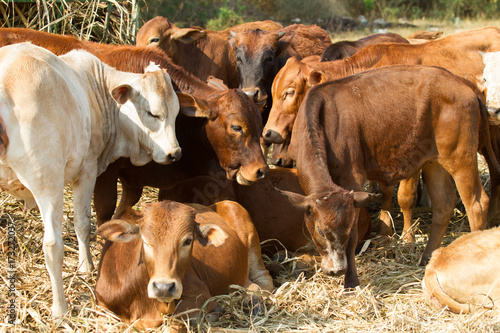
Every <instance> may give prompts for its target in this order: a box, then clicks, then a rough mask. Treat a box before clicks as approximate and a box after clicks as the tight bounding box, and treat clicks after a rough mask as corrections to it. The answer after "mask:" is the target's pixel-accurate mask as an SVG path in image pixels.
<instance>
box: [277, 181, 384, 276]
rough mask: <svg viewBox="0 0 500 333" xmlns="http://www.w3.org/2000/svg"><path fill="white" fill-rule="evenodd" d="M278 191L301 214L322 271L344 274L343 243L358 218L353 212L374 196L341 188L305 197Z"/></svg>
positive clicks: (345, 245)
mask: <svg viewBox="0 0 500 333" xmlns="http://www.w3.org/2000/svg"><path fill="white" fill-rule="evenodd" d="M277 190H278V189H277ZM278 191H279V192H281V193H282V194H283V195H285V196H286V197H287V198H288V199H289V200H290V202H291V203H292V204H294V205H295V206H297V207H300V208H302V209H303V210H304V212H305V222H306V226H307V229H308V230H309V233H310V234H311V236H312V239H313V241H314V244H316V248H317V249H318V252H319V254H320V255H321V269H322V271H323V272H324V273H325V274H327V275H342V274H344V273H345V272H346V270H347V256H346V249H347V243H348V241H349V236H350V233H351V230H352V228H353V226H354V223H356V222H357V218H358V212H357V211H358V210H357V209H356V208H358V207H361V206H364V205H366V204H368V203H369V202H371V201H373V200H375V199H376V198H378V195H374V194H371V193H367V192H352V191H351V192H349V191H346V190H344V189H342V188H338V189H337V190H334V191H329V192H324V193H313V194H310V195H308V196H304V195H301V194H297V193H294V192H288V191H281V190H278Z"/></svg>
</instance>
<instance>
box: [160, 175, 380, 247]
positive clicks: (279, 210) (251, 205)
mask: <svg viewBox="0 0 500 333" xmlns="http://www.w3.org/2000/svg"><path fill="white" fill-rule="evenodd" d="M276 188H277V189H280V190H284V191H291V192H294V193H298V194H304V192H303V191H302V188H301V187H300V184H299V180H298V176H297V170H296V169H287V168H276V169H271V170H269V172H268V174H267V175H266V178H264V179H263V180H260V181H258V182H255V183H254V184H252V185H250V186H242V185H239V184H236V183H233V182H229V181H228V180H227V179H225V178H222V177H220V178H214V177H209V176H198V177H194V178H190V179H186V180H185V181H182V182H178V183H177V184H175V185H173V186H170V187H168V188H164V189H160V193H159V195H158V200H167V199H168V200H175V201H179V202H188V203H191V202H193V203H197V204H203V205H209V204H213V203H216V202H218V201H221V200H225V199H229V200H234V201H237V202H238V203H239V204H241V205H242V206H243V207H244V208H245V209H246V210H247V211H248V213H249V214H250V217H251V218H252V221H253V224H254V225H255V229H256V230H257V233H258V234H259V238H260V240H261V241H262V242H265V244H264V245H263V246H262V250H263V252H264V253H266V254H268V255H273V254H275V253H276V252H277V251H279V250H283V247H284V249H286V250H288V251H292V252H295V251H297V250H300V249H302V250H305V249H306V248H309V247H310V245H311V244H312V243H311V236H310V235H309V231H308V230H307V228H305V224H304V214H303V212H302V211H301V210H300V209H298V208H297V207H295V206H293V205H292V204H291V203H290V202H289V201H288V200H287V199H286V198H284V197H283V196H282V195H281V194H279V193H278V192H277V191H276ZM358 230H359V234H358V239H359V240H360V241H361V240H365V239H367V238H368V237H369V236H370V231H371V218H370V216H369V214H368V212H367V211H366V210H362V211H361V216H360V223H359V228H358Z"/></svg>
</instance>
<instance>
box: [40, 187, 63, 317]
mask: <svg viewBox="0 0 500 333" xmlns="http://www.w3.org/2000/svg"><path fill="white" fill-rule="evenodd" d="M54 188H55V187H54ZM57 189H60V192H61V193H60V194H58V195H54V196H45V195H44V196H38V197H36V196H35V198H36V200H37V203H38V207H39V208H40V214H41V215H42V220H43V224H44V235H43V252H44V254H45V265H46V266H47V271H48V272H49V276H50V282H51V284H52V295H53V303H52V315H53V316H55V317H60V316H63V315H64V314H65V313H66V311H67V310H68V304H67V303H66V299H65V297H64V288H63V279H62V265H63V257H64V246H63V239H62V218H63V189H62V186H61V187H57Z"/></svg>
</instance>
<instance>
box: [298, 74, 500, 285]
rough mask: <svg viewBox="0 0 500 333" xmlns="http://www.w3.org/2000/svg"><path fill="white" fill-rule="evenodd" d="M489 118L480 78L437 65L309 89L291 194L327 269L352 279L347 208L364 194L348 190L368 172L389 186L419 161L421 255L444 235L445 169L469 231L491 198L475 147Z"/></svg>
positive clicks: (449, 208) (353, 232) (352, 219)
mask: <svg viewBox="0 0 500 333" xmlns="http://www.w3.org/2000/svg"><path fill="white" fill-rule="evenodd" d="M457 119H460V121H456V120H457ZM487 122H488V114H487V112H486V107H485V105H484V96H483V95H482V94H481V92H480V91H479V90H478V89H477V87H475V86H474V85H473V84H472V83H471V82H470V81H468V80H465V79H463V78H461V77H458V76H456V75H453V74H451V73H450V72H448V71H446V70H444V69H442V68H439V67H428V66H390V67H389V66H388V67H383V68H378V69H374V70H370V71H366V72H364V73H360V74H357V75H353V76H350V77H347V78H344V79H341V80H336V81H331V82H328V83H325V84H322V85H319V86H316V87H313V88H311V90H310V91H309V92H308V94H307V95H306V99H305V100H304V101H303V103H302V105H301V107H300V110H299V113H298V116H297V120H296V121H295V125H294V128H293V135H292V140H291V143H290V150H291V151H292V156H294V157H295V159H296V162H297V170H298V174H299V181H300V184H301V186H302V188H303V190H304V193H305V194H306V195H307V197H305V198H300V200H293V201H295V202H298V201H301V202H303V203H302V204H300V206H301V207H303V208H304V209H305V211H306V217H307V216H310V217H311V219H312V220H313V221H312V223H311V225H312V227H309V231H310V232H311V234H312V236H313V239H314V240H315V242H316V245H317V246H318V250H320V252H321V251H323V253H322V256H323V260H324V261H326V263H325V264H323V263H322V268H324V270H325V273H327V274H341V273H343V272H346V276H345V286H346V287H355V286H357V285H358V284H359V281H358V277H357V273H356V268H355V261H354V250H355V247H356V244H357V223H356V219H357V211H356V210H355V209H354V208H355V207H356V205H359V203H360V201H361V202H363V201H364V200H365V199H366V197H363V196H367V195H368V194H363V192H354V193H350V192H348V190H354V191H361V190H362V189H363V186H364V184H365V182H366V180H368V179H369V180H372V181H376V182H378V183H382V184H384V185H386V186H393V185H394V184H396V183H397V182H399V181H401V180H405V179H408V178H413V177H415V175H416V174H418V173H419V172H420V170H421V169H422V171H423V173H424V176H425V178H426V180H427V186H428V190H429V194H430V197H431V200H432V207H433V214H432V228H431V234H430V237H429V241H428V244H427V246H426V249H425V251H424V253H423V255H422V260H421V264H425V263H426V262H427V260H428V258H429V257H430V255H431V253H432V251H433V250H435V249H436V248H438V247H439V245H440V244H441V240H442V238H443V235H444V234H445V232H446V226H447V225H448V223H449V220H450V218H451V216H452V214H453V209H454V207H455V203H456V195H455V190H454V186H453V182H452V179H451V177H450V174H451V176H452V177H453V179H454V180H455V183H456V186H457V189H458V191H459V193H460V196H461V198H462V201H463V203H464V205H465V207H466V211H467V216H468V218H469V223H470V226H471V230H482V229H484V228H485V226H486V216H487V211H488V202H489V199H488V196H487V195H486V193H485V191H484V189H483V187H482V185H481V181H480V179H479V173H478V166H477V149H478V144H479V137H480V135H481V136H482V137H483V138H482V139H483V140H484V141H485V142H487V143H489V132H488V126H487ZM479 128H480V129H481V131H479V133H478V130H477V129H479ZM487 147H488V152H489V154H491V155H492V156H491V157H492V159H495V156H494V154H493V153H492V149H491V146H488V145H487ZM496 166H497V168H498V169H500V166H498V164H497V165H496ZM330 192H331V193H330ZM359 196H362V197H361V200H357V197H359ZM368 196H369V195H368ZM318 240H322V242H320V241H318ZM318 244H319V245H318ZM323 244H324V245H323ZM330 262H331V263H332V264H330Z"/></svg>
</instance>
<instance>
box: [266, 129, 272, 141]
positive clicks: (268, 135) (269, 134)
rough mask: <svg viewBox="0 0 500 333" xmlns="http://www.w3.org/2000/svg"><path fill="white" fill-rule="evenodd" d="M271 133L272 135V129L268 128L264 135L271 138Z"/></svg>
mask: <svg viewBox="0 0 500 333" xmlns="http://www.w3.org/2000/svg"><path fill="white" fill-rule="evenodd" d="M271 135H272V133H271V131H270V130H267V131H266V133H265V134H264V137H265V138H266V139H269V138H270V137H271Z"/></svg>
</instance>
